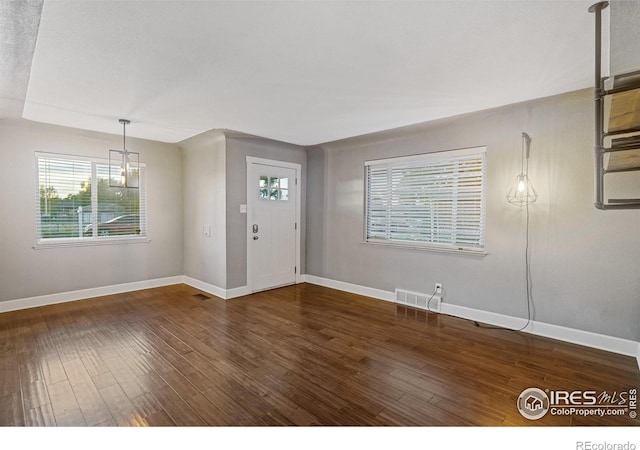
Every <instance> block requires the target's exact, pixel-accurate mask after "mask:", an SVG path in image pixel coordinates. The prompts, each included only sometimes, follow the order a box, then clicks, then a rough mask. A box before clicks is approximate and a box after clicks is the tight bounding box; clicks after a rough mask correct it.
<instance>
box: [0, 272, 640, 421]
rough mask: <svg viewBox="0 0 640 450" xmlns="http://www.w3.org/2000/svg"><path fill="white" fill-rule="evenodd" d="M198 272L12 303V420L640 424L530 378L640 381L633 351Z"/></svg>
mask: <svg viewBox="0 0 640 450" xmlns="http://www.w3.org/2000/svg"><path fill="white" fill-rule="evenodd" d="M199 293H201V292H200V291H198V290H196V289H193V288H191V287H189V286H186V285H176V286H169V287H163V288H157V289H149V290H144V291H137V292H132V293H126V294H120V295H114V296H109V297H101V298H97V299H90V300H84V301H78V302H72V303H65V304H60V305H52V306H47V307H41V308H34V309H29V310H22V311H15V312H9V313H4V314H0V424H1V425H10V426H22V425H27V426H42V425H45V426H53V425H58V426H84V425H89V426H115V425H117V426H172V425H180V426H184V425H189V426H206V425H408V426H411V425H419V426H425V425H639V424H640V422H639V421H638V419H635V420H632V419H630V418H629V415H628V414H625V416H605V417H581V416H577V415H570V416H553V415H551V414H547V415H546V416H544V417H543V418H542V419H539V420H535V421H532V420H528V419H525V418H524V417H522V416H521V415H520V413H519V412H518V410H517V409H516V399H517V398H518V396H519V395H520V393H521V392H522V391H523V390H524V389H525V388H529V387H538V388H540V389H551V390H567V391H573V390H595V391H598V392H600V391H607V392H609V393H612V392H613V391H615V392H618V393H619V392H621V391H627V390H629V389H631V388H636V389H637V388H640V371H639V370H638V366H637V363H636V360H635V359H634V358H631V357H626V356H621V355H616V354H612V353H608V352H603V351H598V350H593V349H589V348H585V347H580V346H577V345H572V344H567V343H563V342H559V341H554V340H551V339H545V338H541V337H536V336H531V335H527V334H523V333H515V332H510V331H501V330H488V329H482V328H478V327H475V326H474V325H473V323H472V322H469V321H466V320H462V319H457V318H453V317H448V316H441V315H435V314H427V313H426V312H423V311H418V310H413V309H409V308H405V307H402V306H398V305H396V304H393V303H388V302H383V301H378V300H373V299H369V298H366V297H361V296H358V295H353V294H348V293H344V292H340V291H335V290H332V289H327V288H323V287H319V286H315V285H310V284H301V285H297V286H290V287H286V288H281V289H276V290H272V291H268V292H262V293H259V294H253V295H250V296H247V297H242V298H237V299H233V300H228V301H226V302H225V301H224V300H220V299H218V298H216V297H212V298H209V299H206V300H201V299H199V298H197V297H196V296H195V295H196V294H199Z"/></svg>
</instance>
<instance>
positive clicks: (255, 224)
mask: <svg viewBox="0 0 640 450" xmlns="http://www.w3.org/2000/svg"><path fill="white" fill-rule="evenodd" d="M253 232H254V233H257V232H258V224H257V223H254V224H253Z"/></svg>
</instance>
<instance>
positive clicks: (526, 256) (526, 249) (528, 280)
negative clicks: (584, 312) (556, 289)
mask: <svg viewBox="0 0 640 450" xmlns="http://www.w3.org/2000/svg"><path fill="white" fill-rule="evenodd" d="M526 161H527V162H526V167H527V172H526V173H529V159H527V160H526ZM525 210H526V231H525V235H526V237H525V247H524V267H525V271H526V274H525V278H526V286H527V323H525V324H524V326H522V327H521V328H517V329H516V328H506V327H496V326H483V325H480V323H479V322H477V321H475V320H474V322H473V323H474V325H475V326H476V327H479V328H485V329H488V330H508V331H523V330H524V329H526V328H527V327H528V326H529V324H530V323H531V274H530V267H529V202H527V204H526V205H525Z"/></svg>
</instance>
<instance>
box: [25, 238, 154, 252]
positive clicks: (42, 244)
mask: <svg viewBox="0 0 640 450" xmlns="http://www.w3.org/2000/svg"><path fill="white" fill-rule="evenodd" d="M146 242H151V240H150V239H149V238H148V237H146V236H138V237H104V238H95V239H47V240H41V241H38V242H37V243H36V244H35V245H34V246H33V249H34V250H46V249H50V248H66V247H91V246H95V245H122V244H143V243H146Z"/></svg>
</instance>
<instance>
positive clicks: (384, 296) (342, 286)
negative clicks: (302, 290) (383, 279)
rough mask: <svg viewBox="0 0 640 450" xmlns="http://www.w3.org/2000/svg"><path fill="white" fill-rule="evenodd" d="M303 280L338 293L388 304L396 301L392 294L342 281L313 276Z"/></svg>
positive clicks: (305, 277)
mask: <svg viewBox="0 0 640 450" xmlns="http://www.w3.org/2000/svg"><path fill="white" fill-rule="evenodd" d="M304 280H305V281H306V282H307V283H311V284H317V285H318V286H324V287H328V288H332V289H337V290H339V291H345V292H351V293H352V294H359V295H366V296H367V297H373V298H377V299H379V300H386V301H388V302H395V300H396V296H395V294H394V293H393V292H389V291H383V290H382V289H374V288H370V287H366V286H360V285H358V284H352V283H346V282H344V281H338V280H331V279H329V278H322V277H317V276H315V275H305V276H304Z"/></svg>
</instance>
